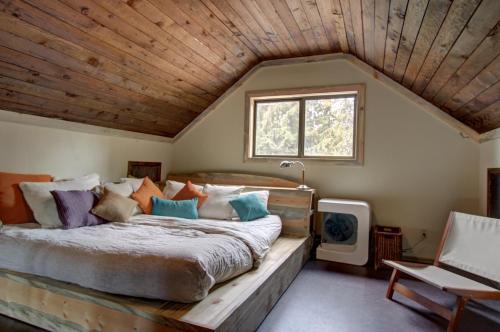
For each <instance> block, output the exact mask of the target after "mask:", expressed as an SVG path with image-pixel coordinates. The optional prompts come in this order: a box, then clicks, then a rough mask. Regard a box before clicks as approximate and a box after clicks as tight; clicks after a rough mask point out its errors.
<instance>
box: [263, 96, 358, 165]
mask: <svg viewBox="0 0 500 332" xmlns="http://www.w3.org/2000/svg"><path fill="white" fill-rule="evenodd" d="M355 103H356V100H355V96H353V95H349V96H335V97H325V98H323V99H315V98H310V99H307V98H306V99H305V100H304V110H303V112H304V125H303V126H304V133H303V139H304V142H303V151H299V137H300V133H299V130H300V129H299V128H300V112H301V109H300V100H287V101H259V102H257V103H256V108H255V133H254V135H255V155H256V156H298V157H299V156H306V157H353V156H354V125H355V107H356V105H355Z"/></svg>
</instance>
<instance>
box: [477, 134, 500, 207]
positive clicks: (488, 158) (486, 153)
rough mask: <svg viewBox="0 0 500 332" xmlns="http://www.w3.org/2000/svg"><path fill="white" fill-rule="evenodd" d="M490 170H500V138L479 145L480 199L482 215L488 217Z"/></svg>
mask: <svg viewBox="0 0 500 332" xmlns="http://www.w3.org/2000/svg"><path fill="white" fill-rule="evenodd" d="M488 168H500V138H497V139H495V140H491V141H487V142H484V143H481V144H480V145H479V199H480V205H481V213H482V214H484V215H486V204H487V200H486V194H487V188H486V185H487V176H488Z"/></svg>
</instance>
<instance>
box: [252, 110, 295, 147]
mask: <svg viewBox="0 0 500 332" xmlns="http://www.w3.org/2000/svg"><path fill="white" fill-rule="evenodd" d="M299 118H300V116H299V102H298V101H282V102H258V103H257V105H256V112H255V155H257V156H286V155H298V153H299Z"/></svg>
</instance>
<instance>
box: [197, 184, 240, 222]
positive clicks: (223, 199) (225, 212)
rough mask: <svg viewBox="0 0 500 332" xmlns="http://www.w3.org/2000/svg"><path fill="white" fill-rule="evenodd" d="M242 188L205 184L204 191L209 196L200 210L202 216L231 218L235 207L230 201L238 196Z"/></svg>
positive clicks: (206, 217) (207, 217)
mask: <svg viewBox="0 0 500 332" xmlns="http://www.w3.org/2000/svg"><path fill="white" fill-rule="evenodd" d="M242 190H243V187H236V186H216V185H211V184H207V185H205V187H204V188H203V193H204V194H207V195H208V198H207V200H206V201H205V203H204V204H203V205H202V206H201V207H200V209H199V211H198V214H199V216H200V218H205V219H223V220H224V219H231V218H232V216H233V207H232V206H231V204H229V201H230V200H233V199H235V198H237V197H238V196H239V195H240V193H241V191H242Z"/></svg>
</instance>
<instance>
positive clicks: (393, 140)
mask: <svg viewBox="0 0 500 332" xmlns="http://www.w3.org/2000/svg"><path fill="white" fill-rule="evenodd" d="M352 83H365V84H366V105H365V108H366V119H365V125H366V129H365V141H366V142H365V162H364V165H363V166H338V165H334V164H332V163H329V162H318V161H316V162H314V161H307V162H306V167H307V172H306V177H307V183H308V185H310V186H312V187H314V188H316V189H318V190H319V194H320V195H321V197H335V198H352V199H361V200H366V201H368V202H369V203H370V204H371V206H372V209H373V212H374V218H375V219H374V221H375V222H376V223H378V224H384V225H400V226H402V227H403V231H404V234H405V238H406V243H405V246H411V245H413V244H414V243H416V242H417V241H418V240H420V234H421V231H422V230H425V231H427V234H428V239H427V240H426V241H424V242H423V243H422V244H420V245H419V246H417V247H416V248H415V250H413V251H411V252H408V255H410V256H418V257H426V258H430V257H433V255H434V253H435V250H436V246H437V243H438V241H439V238H440V236H441V234H442V230H443V227H444V224H445V222H446V219H447V216H448V213H449V211H450V210H459V211H464V212H470V213H477V212H479V203H478V176H477V174H478V158H479V149H478V146H477V144H476V143H474V142H472V141H470V140H468V139H464V138H463V137H461V136H460V135H459V134H458V133H457V132H456V131H454V130H452V129H451V128H450V127H449V126H448V125H446V124H444V123H443V122H441V121H439V120H436V118H434V117H433V116H432V115H430V114H429V113H427V112H425V111H424V110H423V109H422V108H421V106H419V105H417V104H416V103H414V102H412V101H410V100H409V99H407V98H406V97H404V96H402V95H401V94H399V93H397V92H396V91H394V90H391V89H390V88H388V87H387V86H386V85H383V84H382V83H380V82H379V81H378V80H376V79H374V78H373V77H371V76H369V75H367V74H366V73H365V72H363V71H361V70H359V69H358V68H356V67H355V66H354V65H352V64H350V63H349V62H347V61H345V60H331V61H325V62H316V63H306V64H292V65H282V66H275V67H264V68H261V69H259V70H257V72H256V73H254V74H253V75H252V76H251V77H250V78H249V79H248V80H247V81H245V83H244V84H243V85H242V86H240V87H239V88H238V89H236V90H235V91H234V92H233V93H232V94H230V95H229V96H228V97H227V98H226V99H224V100H223V101H222V102H221V103H220V104H219V105H218V106H217V107H216V108H215V109H214V110H213V112H211V113H210V114H209V115H208V116H207V117H205V118H204V119H203V120H202V121H200V122H199V123H198V124H196V125H195V126H194V127H192V128H191V129H190V130H189V131H187V132H186V133H185V135H183V136H182V137H181V138H180V139H179V140H177V141H176V142H175V143H174V151H173V156H174V159H173V161H172V162H173V164H172V170H173V172H190V171H200V170H217V171H239V172H255V173H263V174H271V175H276V176H285V177H295V176H297V175H298V170H297V169H290V170H286V171H284V170H281V169H279V167H278V165H279V162H255V161H253V162H252V161H249V162H244V161H243V148H244V144H243V142H244V141H243V140H244V134H243V132H244V100H245V92H246V91H251V90H265V89H275V88H290V87H310V86H325V85H339V84H352Z"/></svg>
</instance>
